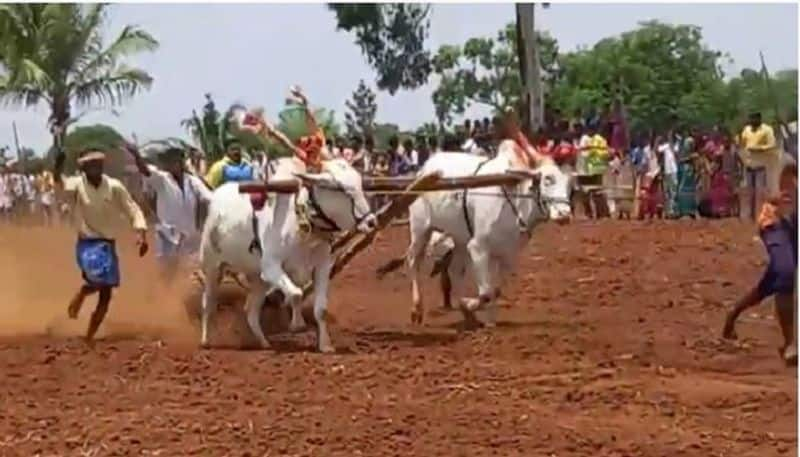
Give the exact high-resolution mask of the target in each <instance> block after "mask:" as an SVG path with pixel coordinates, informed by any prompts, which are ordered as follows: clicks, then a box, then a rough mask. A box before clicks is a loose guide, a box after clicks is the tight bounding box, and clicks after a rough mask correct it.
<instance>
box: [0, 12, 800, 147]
mask: <svg viewBox="0 0 800 457" xmlns="http://www.w3.org/2000/svg"><path fill="white" fill-rule="evenodd" d="M650 19H658V20H661V21H664V22H668V23H682V24H695V25H699V26H701V27H702V28H703V35H704V38H705V41H706V42H707V44H708V45H709V46H711V47H713V48H716V49H719V50H722V51H725V52H728V53H729V54H730V56H731V57H732V58H733V60H734V63H733V64H732V65H726V67H725V69H726V72H727V73H729V74H731V73H736V72H738V71H739V70H741V69H742V68H745V67H754V68H758V67H759V66H760V64H759V57H758V53H759V51H763V52H764V56H765V58H766V60H767V64H768V65H769V67H770V70H772V71H775V70H779V69H783V68H796V67H797V20H798V16H797V5H796V4H641V3H640V4H561V3H554V4H553V5H552V6H551V7H550V8H549V9H547V10H541V9H537V19H536V20H537V27H539V28H542V29H545V30H547V31H549V32H550V33H551V34H552V35H553V36H554V37H555V38H556V39H557V40H558V42H559V45H560V48H561V49H562V50H572V49H575V48H576V47H578V46H591V45H592V44H594V43H596V42H597V41H598V40H600V39H602V38H604V37H607V36H612V35H616V34H620V33H622V32H624V31H627V30H631V29H633V28H635V27H636V25H637V23H638V22H641V21H644V20H650ZM513 20H514V8H513V6H512V5H511V4H444V5H434V6H433V10H432V17H431V36H430V42H429V44H430V48H431V49H436V47H438V45H440V44H444V43H454V44H458V43H462V42H463V41H464V40H466V39H467V38H470V37H474V36H489V35H492V36H493V35H495V34H496V32H497V31H498V30H499V29H500V28H502V27H503V26H504V24H506V23H508V22H511V21H513ZM125 24H135V25H139V26H142V27H143V28H145V29H146V30H148V31H149V32H150V33H152V34H153V35H154V36H155V37H156V38H157V39H158V40H159V41H160V42H161V47H160V48H159V50H158V51H156V52H155V53H153V54H149V55H143V56H141V57H138V58H136V60H135V61H134V62H133V63H134V64H136V65H139V66H141V67H143V68H144V69H146V70H147V71H149V72H150V73H151V74H152V75H153V76H154V77H155V82H154V84H153V87H152V89H151V90H150V91H149V92H147V93H145V94H142V95H140V96H139V97H137V98H136V99H134V100H132V101H129V102H127V103H126V104H125V105H123V106H122V108H121V109H120V110H119V116H113V115H111V114H109V113H102V112H99V113H92V114H89V115H87V116H86V117H84V118H83V119H82V121H81V124H92V123H97V122H103V123H108V124H111V125H113V126H114V127H116V128H117V129H118V130H119V131H120V132H121V133H123V134H124V135H126V136H130V134H131V133H132V132H135V133H136V134H137V136H138V137H139V139H140V140H142V141H145V140H147V139H152V138H163V137H166V136H182V137H187V136H186V133H185V132H184V131H183V130H182V129H181V127H180V125H179V122H180V120H181V119H183V118H186V117H188V115H190V114H191V111H192V109H194V108H197V109H199V108H200V107H201V106H202V104H203V94H204V93H206V92H210V93H211V94H213V95H214V97H215V99H216V100H217V102H218V105H219V106H220V108H221V109H222V110H224V109H226V108H227V106H228V105H229V104H230V103H232V102H234V101H237V102H243V103H246V104H252V105H261V106H264V107H265V108H266V109H267V112H268V113H271V114H272V116H273V117H274V115H275V113H276V111H277V110H278V109H279V107H280V106H281V104H282V101H283V98H284V96H285V93H286V89H287V88H288V86H289V85H290V84H293V83H297V84H300V85H301V86H302V87H303V89H304V90H305V92H306V93H307V94H308V96H309V98H310V100H311V102H312V104H314V105H318V106H324V107H326V108H332V109H335V110H336V112H337V114H338V116H339V117H340V119H341V118H342V117H343V112H344V102H345V100H346V99H348V98H349V96H350V94H351V93H352V91H353V89H355V87H356V85H357V84H358V81H359V79H362V78H363V79H364V80H366V81H367V82H368V83H372V81H373V79H374V77H373V73H372V72H371V70H370V68H369V67H368V66H367V64H366V62H365V60H364V59H363V57H362V56H361V53H360V50H359V48H358V47H357V46H356V45H355V44H354V43H353V38H352V37H351V36H350V35H349V34H346V33H342V32H337V31H336V30H335V20H334V16H333V13H331V12H330V11H328V10H327V8H326V7H325V6H324V5H321V4H317V5H314V4H300V5H282V4H238V5H236V4H217V5H214V4H199V5H191V4H172V5H163V4H160V5H159V4H122V5H117V6H114V7H113V8H112V10H111V16H110V21H109V36H111V35H113V34H115V33H116V32H117V31H119V29H120V28H121V27H122V26H123V25H125ZM431 91H432V87H431V84H428V86H426V87H423V88H421V89H419V90H416V91H413V92H399V93H398V94H395V96H390V95H389V94H388V93H380V94H379V96H378V116H377V117H378V120H379V121H380V122H393V123H396V124H399V125H400V126H401V128H412V127H415V126H417V125H419V124H421V123H423V122H427V121H433V119H434V112H433V106H432V104H431V101H430V94H431ZM483 112H484V111H483V110H481V109H480V108H476V109H474V110H471V111H470V112H468V114H469V115H481V114H483ZM46 119H47V110H46V107H44V106H41V107H39V108H38V109H37V110H35V111H31V110H29V111H26V110H17V109H5V108H4V109H3V110H2V111H0V145H4V144H7V145H10V146H12V148H13V135H12V130H11V121H12V120H16V122H17V127H18V129H19V133H20V138H21V142H22V144H23V146H30V147H33V148H34V149H35V150H36V151H37V152H41V151H42V150H43V149H44V148H46V147H48V145H49V144H50V138H49V136H48V133H47V129H46V126H45V124H46Z"/></svg>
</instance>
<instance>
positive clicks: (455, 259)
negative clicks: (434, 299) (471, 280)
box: [441, 246, 467, 309]
mask: <svg viewBox="0 0 800 457" xmlns="http://www.w3.org/2000/svg"><path fill="white" fill-rule="evenodd" d="M466 273H467V250H466V248H465V247H464V246H455V247H454V248H453V251H452V256H451V257H450V261H449V263H448V264H447V266H446V270H445V272H444V273H443V274H442V279H441V286H442V300H443V302H442V303H443V306H444V307H445V308H447V309H450V308H451V307H452V306H451V303H452V297H453V296H454V295H455V296H458V295H459V294H460V293H461V290H462V287H463V285H464V276H465V275H466Z"/></svg>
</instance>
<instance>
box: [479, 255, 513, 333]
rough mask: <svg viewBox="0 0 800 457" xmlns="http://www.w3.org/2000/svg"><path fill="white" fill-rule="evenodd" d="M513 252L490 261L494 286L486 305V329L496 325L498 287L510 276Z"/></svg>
mask: <svg viewBox="0 0 800 457" xmlns="http://www.w3.org/2000/svg"><path fill="white" fill-rule="evenodd" d="M513 256H514V253H513V252H507V253H505V255H503V256H501V257H500V258H499V259H497V260H494V261H492V267H493V270H492V271H493V272H494V279H495V286H494V289H493V290H492V294H491V298H490V299H489V301H488V302H487V303H486V322H485V323H484V324H485V325H486V327H494V326H496V325H497V299H498V298H500V286H499V284H502V283H503V282H504V280H505V279H506V278H508V277H509V276H510V275H511V271H512V269H513V266H514V263H513Z"/></svg>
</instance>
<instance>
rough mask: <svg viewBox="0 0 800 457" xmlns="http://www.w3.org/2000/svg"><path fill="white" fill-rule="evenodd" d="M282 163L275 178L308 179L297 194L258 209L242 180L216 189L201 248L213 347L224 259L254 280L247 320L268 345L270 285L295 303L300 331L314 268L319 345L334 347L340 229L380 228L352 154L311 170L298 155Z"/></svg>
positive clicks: (205, 321)
mask: <svg viewBox="0 0 800 457" xmlns="http://www.w3.org/2000/svg"><path fill="white" fill-rule="evenodd" d="M275 165H276V166H275V168H274V173H273V174H272V178H271V179H275V180H280V179H290V178H295V177H297V178H300V179H301V180H302V182H303V184H304V185H303V186H301V188H300V191H299V192H298V193H297V194H277V195H275V196H271V197H270V198H269V199H268V201H267V203H266V204H265V205H264V207H263V208H262V209H261V210H257V211H255V212H254V210H253V208H252V206H251V203H250V199H249V197H248V195H246V194H241V193H240V192H239V189H238V185H237V184H235V183H231V184H226V185H223V186H221V187H220V188H219V189H217V190H216V191H215V192H214V194H213V196H212V199H211V204H210V206H209V212H208V218H207V219H206V223H205V226H204V227H203V235H202V241H201V248H200V256H201V268H202V270H203V272H204V274H205V277H206V281H205V287H204V292H203V300H202V307H203V310H202V323H201V325H202V335H201V344H202V345H203V346H204V347H207V346H208V321H209V318H210V317H211V315H212V314H213V313H214V312H215V311H216V305H217V289H218V286H219V281H220V276H221V272H222V266H223V265H227V266H229V267H230V268H231V269H233V270H235V271H237V272H239V273H242V274H244V275H245V276H246V277H247V279H248V283H249V286H250V290H249V292H248V295H247V299H246V302H245V308H246V312H247V323H248V325H249V326H250V329H251V331H252V332H253V334H254V335H255V336H256V338H258V341H259V343H260V344H261V346H262V347H263V348H268V347H269V342H268V341H267V339H266V338H265V337H264V333H263V332H262V330H261V325H260V316H261V308H262V306H263V303H264V298H265V297H266V295H267V293H268V292H269V288H270V287H273V288H277V289H279V290H280V291H281V292H282V293H283V296H284V297H285V300H286V303H287V304H289V305H291V308H292V320H291V324H290V330H292V331H300V330H302V329H303V328H305V322H304V320H303V316H302V312H301V305H302V294H303V291H302V289H301V287H302V286H303V285H304V284H305V283H306V282H307V281H308V280H309V279H312V275H313V281H314V317H315V319H316V321H317V332H318V333H317V347H318V349H319V350H320V351H321V352H332V351H334V347H333V345H332V344H331V341H330V336H329V334H328V327H327V318H326V310H327V302H328V281H329V279H330V271H331V268H332V267H333V260H334V259H333V256H332V252H331V241H332V235H333V234H334V233H335V232H338V231H343V230H350V229H352V228H354V227H357V228H358V229H359V230H361V231H369V230H373V229H374V228H375V226H376V219H375V216H374V215H373V214H372V213H371V211H370V207H369V205H368V204H367V200H366V198H365V197H364V192H363V190H362V187H361V175H359V174H358V172H357V171H356V170H355V169H354V168H353V167H351V166H350V165H349V164H348V163H347V162H346V161H344V160H341V159H336V160H329V161H325V162H323V166H322V172H321V173H319V174H308V173H303V172H302V171H301V170H302V165H300V164H299V163H297V162H296V161H295V159H280V160H278V161H277V162H276V164H275ZM254 215H255V219H254ZM254 220H255V222H254ZM256 234H257V238H256ZM256 239H257V240H258V245H255V244H254V240H256Z"/></svg>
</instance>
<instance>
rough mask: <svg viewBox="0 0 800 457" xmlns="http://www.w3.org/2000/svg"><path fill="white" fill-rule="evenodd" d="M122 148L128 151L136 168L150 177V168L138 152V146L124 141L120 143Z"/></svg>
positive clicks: (143, 174)
mask: <svg viewBox="0 0 800 457" xmlns="http://www.w3.org/2000/svg"><path fill="white" fill-rule="evenodd" d="M122 149H124V150H125V151H127V152H128V154H130V155H131V156H132V157H133V160H134V162H135V163H136V168H137V169H138V170H139V173H140V174H141V175H142V176H144V177H147V178H149V177H150V174H151V173H150V168H148V167H147V163H146V162H145V161H144V159H143V158H142V155H141V154H139V148H137V147H136V145H135V144H133V143H129V142H127V141H124V142H123V143H122Z"/></svg>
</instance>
